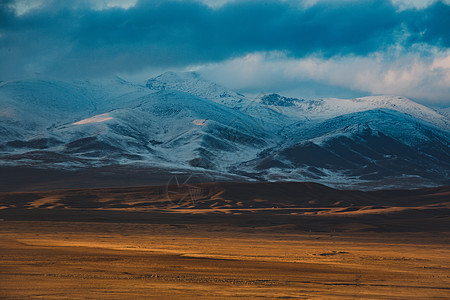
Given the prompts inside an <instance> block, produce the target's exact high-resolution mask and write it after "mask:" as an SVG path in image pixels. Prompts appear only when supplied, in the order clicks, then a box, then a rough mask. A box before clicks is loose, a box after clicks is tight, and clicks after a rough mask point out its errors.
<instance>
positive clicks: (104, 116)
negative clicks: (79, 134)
mask: <svg viewBox="0 0 450 300" xmlns="http://www.w3.org/2000/svg"><path fill="white" fill-rule="evenodd" d="M112 119H114V118H113V117H110V116H109V113H104V114H100V115H96V116H93V117H91V118H87V119H84V120H81V121H78V122H75V123H73V124H72V125H85V124H91V123H101V122H105V121H108V120H112Z"/></svg>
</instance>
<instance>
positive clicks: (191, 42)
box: [0, 1, 450, 80]
mask: <svg viewBox="0 0 450 300" xmlns="http://www.w3.org/2000/svg"><path fill="white" fill-rule="evenodd" d="M63 2H64V3H66V1H47V2H46V3H45V4H44V5H43V6H42V7H40V8H38V9H34V10H31V11H30V12H28V13H26V14H23V15H16V14H15V13H14V11H13V10H12V9H11V5H9V4H11V3H8V2H2V3H3V4H0V55H1V59H2V61H3V62H2V63H1V64H0V76H1V77H0V80H1V79H8V76H10V75H15V76H19V75H22V74H27V73H30V72H44V73H50V74H54V75H66V76H70V75H74V76H80V75H87V74H93V75H102V74H108V73H113V72H121V71H128V72H132V71H137V70H140V69H142V68H145V67H150V66H155V67H167V66H183V65H188V64H199V63H206V62H218V61H222V60H225V59H228V58H232V57H237V56H242V55H245V54H246V53H251V52H256V51H273V50H276V51H284V52H286V53H287V54H288V55H289V56H292V57H303V56H305V55H308V54H312V53H319V54H321V55H323V56H325V57H330V56H333V55H346V54H354V55H366V54H369V53H372V52H375V51H380V50H383V49H385V48H386V47H388V46H390V45H393V44H396V43H398V41H399V38H400V37H402V36H403V35H404V33H405V32H408V34H409V37H408V38H407V39H406V40H405V39H402V43H403V46H408V45H410V44H412V43H428V44H430V45H434V46H438V47H444V48H446V47H449V46H450V36H449V34H448V33H447V30H448V28H450V7H449V6H448V5H446V4H444V3H441V2H436V3H435V4H433V5H431V6H429V7H428V8H426V9H423V10H415V9H414V10H404V11H398V10H397V7H395V6H394V5H393V4H392V3H391V2H390V1H355V2H344V3H345V4H343V3H342V2H341V3H339V2H340V1H322V2H318V3H317V4H316V5H313V6H312V7H309V8H307V9H305V8H302V7H301V6H298V5H293V4H292V3H289V2H280V1H249V2H242V1H239V2H231V3H228V4H226V5H224V6H221V7H219V8H216V9H212V8H210V7H208V6H206V5H204V4H202V3H199V2H188V1H140V2H138V3H136V5H135V6H133V7H131V8H129V9H127V10H126V9H121V8H110V9H105V10H94V9H92V7H89V6H87V5H86V4H80V3H78V4H71V5H70V6H69V5H67V4H62V3H63ZM81 3H82V2H81Z"/></svg>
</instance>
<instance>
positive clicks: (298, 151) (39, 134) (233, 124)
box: [0, 72, 450, 189]
mask: <svg viewBox="0 0 450 300" xmlns="http://www.w3.org/2000/svg"><path fill="white" fill-rule="evenodd" d="M0 166H1V167H2V168H3V169H5V168H6V169H7V170H12V169H16V170H17V169H18V168H33V169H37V170H88V169H95V168H104V167H111V166H120V167H128V168H136V169H145V168H147V169H148V170H153V172H161V170H164V172H166V173H167V174H181V173H183V174H202V176H203V175H205V174H207V176H209V178H210V179H209V180H208V181H216V180H217V181H223V180H233V181H314V182H319V183H323V184H326V185H329V186H333V187H340V188H348V189H355V188H360V189H377V188H414V187H423V186H438V185H448V184H450V118H449V117H448V116H447V115H445V114H443V113H439V112H437V111H435V110H433V109H431V108H429V107H426V106H423V105H421V104H418V103H416V102H413V101H412V100H409V99H407V98H404V97H400V96H369V97H363V98H356V99H334V98H328V99H298V98H291V97H284V96H282V95H278V94H262V93H261V94H260V95H258V96H257V97H255V98H250V97H246V96H245V95H242V94H240V93H238V92H234V91H232V90H230V89H227V88H225V87H223V86H220V85H218V84H215V83H213V82H210V81H208V80H206V79H204V78H202V77H201V76H200V75H198V74H196V73H172V72H168V73H164V74H162V75H160V76H157V77H155V78H152V79H150V80H148V81H147V82H146V83H145V84H134V83H131V82H127V81H125V80H123V79H121V78H119V77H113V78H109V79H102V80H90V81H57V80H39V79H33V80H23V81H9V82H1V83H0ZM155 170H159V171H155ZM127 176H128V175H127ZM131 176H132V175H131ZM203 178H205V176H203ZM130 183H131V184H132V180H131V181H130Z"/></svg>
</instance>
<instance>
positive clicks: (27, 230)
mask: <svg viewBox="0 0 450 300" xmlns="http://www.w3.org/2000/svg"><path fill="white" fill-rule="evenodd" d="M0 207H1V210H0V219H1V220H2V221H0V298H2V299H144V298H156V299H201V298H205V299H211V298H212V299H214V298H215V299H227V298H242V299H252V298H256V299H258V298H262V299H277V298H279V299H290V298H300V299H448V298H450V247H449V244H450V226H449V225H450V215H449V207H450V188H449V187H441V188H430V189H420V190H410V191H406V190H403V191H376V192H360V191H340V190H334V189H330V188H328V187H325V186H322V185H318V184H312V183H212V184H192V185H173V186H160V187H131V188H102V189H100V188H99V189H82V190H80V189H78V190H53V191H36V192H14V193H12V192H9V193H0Z"/></svg>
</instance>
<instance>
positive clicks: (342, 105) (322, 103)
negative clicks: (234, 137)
mask: <svg viewBox="0 0 450 300" xmlns="http://www.w3.org/2000/svg"><path fill="white" fill-rule="evenodd" d="M272 98H276V99H278V102H276V103H275V104H274V105H273V106H274V107H275V108H276V109H277V110H278V111H279V110H281V111H282V112H283V113H284V114H286V115H289V116H291V117H296V118H298V119H300V120H312V121H317V120H325V119H330V118H334V117H338V116H342V115H346V114H351V113H356V112H362V111H369V110H373V109H383V108H384V109H390V110H394V111H398V112H401V113H404V114H408V115H411V116H413V117H415V118H418V119H420V120H423V121H426V122H429V123H431V124H434V125H436V126H438V127H444V128H446V129H448V130H450V121H449V118H448V117H446V116H444V115H442V114H440V113H439V112H437V111H435V110H433V109H431V108H429V107H426V106H424V105H421V104H419V103H416V102H413V101H411V100H409V99H407V98H405V97H398V96H369V97H362V98H355V99H337V98H328V99H318V100H304V99H295V98H285V97H281V98H280V96H279V95H276V94H273V95H272ZM283 98H284V99H283ZM283 101H284V102H283ZM266 103H267V104H270V102H269V103H268V102H267V101H266ZM282 103H289V104H290V105H285V104H284V105H283V104H282Z"/></svg>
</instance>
